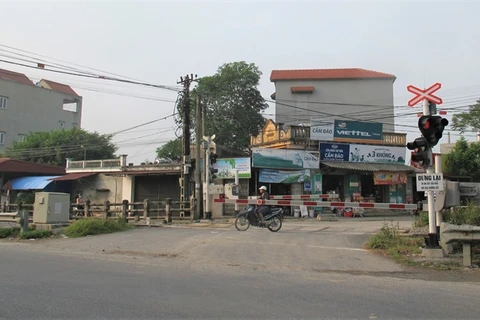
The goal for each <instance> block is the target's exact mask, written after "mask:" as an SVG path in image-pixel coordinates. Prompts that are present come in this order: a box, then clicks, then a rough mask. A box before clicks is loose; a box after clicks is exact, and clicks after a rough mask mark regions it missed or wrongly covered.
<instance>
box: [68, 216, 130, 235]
mask: <svg viewBox="0 0 480 320" xmlns="http://www.w3.org/2000/svg"><path fill="white" fill-rule="evenodd" d="M132 228H133V227H132V226H131V225H129V224H128V223H127V222H125V220H124V219H123V218H118V219H115V220H114V219H109V220H103V219H93V218H91V219H82V220H78V221H76V222H74V223H73V224H72V225H71V226H69V227H67V228H66V229H65V235H66V236H68V237H70V238H78V237H85V236H93V235H97V234H106V233H113V232H119V231H125V230H129V229H132Z"/></svg>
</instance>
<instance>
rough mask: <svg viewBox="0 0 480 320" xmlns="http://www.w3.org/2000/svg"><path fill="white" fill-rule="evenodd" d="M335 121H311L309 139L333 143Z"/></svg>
mask: <svg viewBox="0 0 480 320" xmlns="http://www.w3.org/2000/svg"><path fill="white" fill-rule="evenodd" d="M334 130H335V120H313V119H312V125H311V126H310V139H312V140H319V141H333V131H334Z"/></svg>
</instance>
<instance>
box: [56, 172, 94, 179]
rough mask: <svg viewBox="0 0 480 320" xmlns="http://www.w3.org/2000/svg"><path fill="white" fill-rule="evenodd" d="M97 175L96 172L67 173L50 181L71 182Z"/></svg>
mask: <svg viewBox="0 0 480 320" xmlns="http://www.w3.org/2000/svg"><path fill="white" fill-rule="evenodd" d="M95 174H97V173H96V172H82V173H69V174H66V175H64V176H61V177H58V178H53V179H50V180H51V181H72V180H77V179H81V178H86V177H89V176H93V175H95Z"/></svg>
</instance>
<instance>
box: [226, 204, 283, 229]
mask: <svg viewBox="0 0 480 320" xmlns="http://www.w3.org/2000/svg"><path fill="white" fill-rule="evenodd" d="M263 220H264V222H265V224H264V225H260V219H259V218H258V217H257V215H256V214H255V206H253V205H250V206H248V209H247V211H245V212H241V213H239V214H238V215H237V218H236V219H235V228H236V229H237V230H238V231H247V229H248V228H249V227H250V225H252V226H254V227H260V228H265V227H267V228H268V230H270V231H272V232H278V231H279V230H280V229H281V228H282V222H283V208H273V209H270V212H269V213H268V214H266V215H265V216H264V218H263Z"/></svg>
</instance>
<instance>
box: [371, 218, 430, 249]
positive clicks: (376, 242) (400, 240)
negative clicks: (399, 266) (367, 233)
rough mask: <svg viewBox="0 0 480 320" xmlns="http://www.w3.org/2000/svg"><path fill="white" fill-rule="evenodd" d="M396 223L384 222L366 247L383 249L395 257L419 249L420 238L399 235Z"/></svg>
mask: <svg viewBox="0 0 480 320" xmlns="http://www.w3.org/2000/svg"><path fill="white" fill-rule="evenodd" d="M399 229H400V227H399V225H398V223H397V224H396V225H394V224H393V223H391V224H390V225H388V224H387V223H385V224H384V225H383V227H382V228H381V229H380V232H378V233H377V234H374V235H373V236H372V237H370V239H369V240H368V242H367V243H366V247H367V248H368V249H374V250H385V251H386V252H387V253H388V254H390V255H392V256H394V257H397V256H398V254H400V253H401V254H412V253H418V252H419V251H420V249H419V247H420V246H421V244H422V239H420V238H412V237H405V236H401V235H400V232H399Z"/></svg>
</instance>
